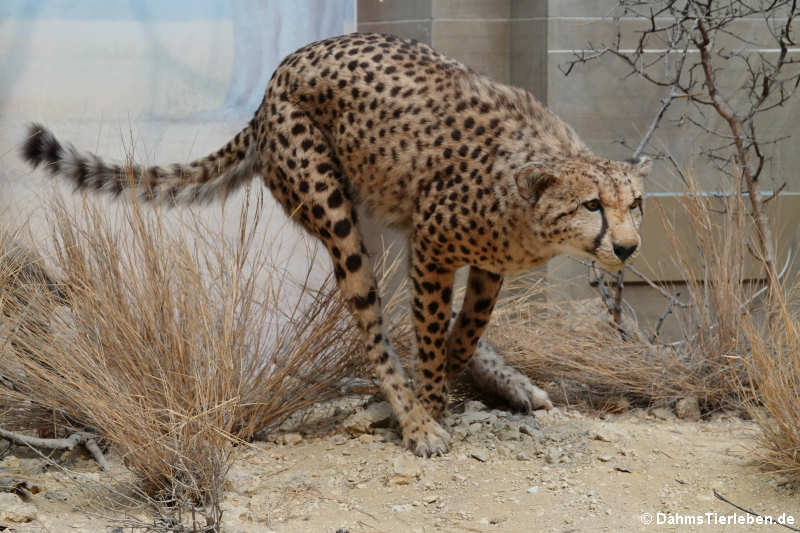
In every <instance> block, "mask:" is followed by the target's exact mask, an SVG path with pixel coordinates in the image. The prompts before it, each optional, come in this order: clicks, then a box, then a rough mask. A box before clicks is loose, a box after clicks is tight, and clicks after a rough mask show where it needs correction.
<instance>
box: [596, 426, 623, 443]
mask: <svg viewBox="0 0 800 533" xmlns="http://www.w3.org/2000/svg"><path fill="white" fill-rule="evenodd" d="M619 437H620V435H619V434H617V433H615V432H613V431H611V430H609V429H608V428H605V427H600V428H597V429H596V430H595V431H594V432H592V439H593V440H599V441H600V442H614V441H616V440H618V439H619Z"/></svg>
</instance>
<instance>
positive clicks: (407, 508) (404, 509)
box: [392, 503, 413, 513]
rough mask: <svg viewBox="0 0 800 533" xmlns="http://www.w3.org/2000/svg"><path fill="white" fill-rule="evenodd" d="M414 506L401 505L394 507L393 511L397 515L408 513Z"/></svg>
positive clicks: (408, 504)
mask: <svg viewBox="0 0 800 533" xmlns="http://www.w3.org/2000/svg"><path fill="white" fill-rule="evenodd" d="M412 507H413V506H412V505H411V504H410V503H401V504H399V505H392V511H394V512H395V513H407V512H409V511H410V510H411V509H412Z"/></svg>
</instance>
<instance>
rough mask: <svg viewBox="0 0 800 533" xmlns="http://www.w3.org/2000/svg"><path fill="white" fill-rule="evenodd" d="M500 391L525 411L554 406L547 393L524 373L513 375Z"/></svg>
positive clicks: (511, 402) (509, 401)
mask: <svg viewBox="0 0 800 533" xmlns="http://www.w3.org/2000/svg"><path fill="white" fill-rule="evenodd" d="M498 393H499V394H500V395H501V396H502V397H503V398H505V399H506V400H507V401H508V403H510V404H511V405H512V406H513V407H515V408H516V409H519V410H520V411H523V412H525V413H530V412H531V411H533V410H535V409H542V408H544V409H552V408H553V402H551V401H550V397H549V396H548V395H547V393H546V392H545V391H543V390H542V389H540V388H539V387H537V386H536V385H534V384H533V382H532V381H531V380H530V378H528V376H525V375H522V374H517V375H515V376H512V377H511V378H510V379H509V380H508V383H506V384H504V385H503V387H502V390H499V391H498Z"/></svg>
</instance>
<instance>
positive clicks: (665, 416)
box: [650, 407, 675, 420]
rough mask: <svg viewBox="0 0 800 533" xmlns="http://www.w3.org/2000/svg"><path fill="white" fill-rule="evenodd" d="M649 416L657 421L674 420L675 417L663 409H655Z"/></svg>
mask: <svg viewBox="0 0 800 533" xmlns="http://www.w3.org/2000/svg"><path fill="white" fill-rule="evenodd" d="M650 414H651V415H653V416H654V417H655V418H658V419H659V420H672V419H673V418H675V415H674V414H673V413H672V411H670V410H669V409H665V408H664V407H656V408H655V409H651V410H650Z"/></svg>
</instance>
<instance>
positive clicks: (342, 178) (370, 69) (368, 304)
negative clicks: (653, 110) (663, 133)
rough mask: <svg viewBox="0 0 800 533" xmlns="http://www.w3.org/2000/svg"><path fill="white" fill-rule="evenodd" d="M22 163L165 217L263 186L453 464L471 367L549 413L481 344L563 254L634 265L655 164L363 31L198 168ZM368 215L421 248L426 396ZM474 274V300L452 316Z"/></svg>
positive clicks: (35, 156) (315, 59)
mask: <svg viewBox="0 0 800 533" xmlns="http://www.w3.org/2000/svg"><path fill="white" fill-rule="evenodd" d="M21 155H22V157H23V158H24V159H25V160H27V162H28V163H30V165H31V166H32V167H34V168H36V167H37V166H38V165H39V164H44V165H45V168H46V169H47V170H48V171H49V172H50V173H51V174H53V175H59V176H62V177H64V178H66V179H68V180H70V181H71V182H72V183H73V184H74V185H75V187H76V188H77V189H88V190H91V191H102V192H106V193H111V194H112V195H117V196H118V195H119V194H120V193H121V192H122V191H123V190H125V189H128V188H131V187H133V188H135V193H136V194H138V195H139V196H140V197H141V198H142V199H143V200H145V201H150V202H154V203H162V204H168V205H174V204H196V203H207V202H210V201H212V200H215V199H224V198H225V197H226V196H228V195H229V194H230V193H231V192H232V191H234V190H235V189H237V188H238V187H240V186H241V185H242V184H244V183H246V182H248V181H249V180H251V179H252V178H253V177H255V176H259V177H260V178H261V179H262V180H263V182H264V183H265V184H266V186H267V187H268V188H269V189H270V190H271V191H272V193H273V195H274V197H275V198H276V200H277V201H278V202H279V203H280V204H281V206H282V207H283V209H284V210H285V212H286V213H287V214H288V216H290V217H291V218H292V219H293V220H295V221H296V222H297V223H299V224H300V225H301V226H302V227H303V228H305V230H307V231H308V232H309V233H310V234H311V235H313V236H315V237H316V238H318V239H319V240H320V241H321V242H322V244H323V245H324V246H325V247H326V248H327V250H328V252H329V253H330V256H331V259H332V262H333V271H334V274H335V277H336V280H337V283H338V287H339V290H340V292H341V294H342V295H343V297H344V298H345V299H346V301H347V303H348V306H349V308H350V310H351V311H352V314H353V316H354V318H355V320H356V322H357V324H358V327H359V330H360V333H361V335H362V337H363V343H364V345H365V348H366V351H367V354H368V356H369V360H370V362H371V364H372V365H373V366H374V370H375V373H376V375H377V377H378V378H379V380H380V383H381V387H382V390H383V391H384V393H385V395H386V397H387V398H388V400H389V402H390V404H391V406H392V408H393V410H394V412H395V414H396V416H397V418H398V420H399V423H400V426H401V430H402V435H403V443H404V445H405V446H406V447H407V448H409V449H410V450H412V451H413V452H414V453H415V454H417V455H420V456H431V455H439V454H442V453H444V452H446V451H447V449H448V445H449V435H448V433H447V431H446V430H445V429H444V428H443V427H442V425H441V424H440V422H441V420H442V417H443V415H444V411H445V407H446V403H447V382H448V379H449V378H452V377H454V376H456V375H458V374H459V373H460V372H461V371H462V370H464V369H465V368H469V370H470V371H471V372H472V373H473V376H474V378H475V379H476V380H477V381H478V382H479V383H482V384H484V385H485V386H486V387H487V388H489V389H491V390H492V391H494V392H497V393H499V394H501V395H503V396H505V397H506V398H507V399H509V400H510V401H511V402H512V403H514V404H516V405H517V406H518V407H521V408H523V409H534V408H540V407H548V408H549V407H551V404H550V401H549V399H548V397H547V394H546V393H545V392H544V391H542V390H540V389H539V388H537V387H536V386H535V385H533V384H532V383H531V382H530V381H529V380H528V378H527V377H525V376H523V375H522V374H520V373H519V372H517V371H516V370H514V369H513V368H511V367H510V365H508V364H507V363H506V362H505V361H503V360H502V359H501V358H500V356H499V355H498V354H496V353H495V352H494V351H493V350H491V349H488V348H487V346H486V344H485V343H483V342H481V341H480V339H481V335H482V334H483V332H484V330H485V329H486V326H487V324H488V323H489V318H490V315H491V313H492V308H493V307H494V304H495V300H496V299H497V295H498V293H499V292H500V288H501V285H502V283H503V277H504V276H505V275H507V274H509V273H514V272H519V271H523V270H525V269H530V268H532V267H535V266H538V265H542V264H544V263H545V262H547V261H548V260H549V259H551V258H552V257H554V256H556V255H559V254H562V253H570V254H576V255H579V256H584V257H587V258H589V259H591V260H594V261H597V262H598V263H600V264H601V265H603V266H604V267H606V268H609V269H613V270H618V269H620V268H622V266H623V264H624V263H625V261H627V260H629V259H630V258H631V257H633V256H634V255H635V253H636V252H637V251H638V249H639V247H640V241H641V239H640V236H639V231H638V229H639V225H640V223H641V219H642V215H643V210H642V207H643V206H642V197H643V178H644V176H646V175H647V174H648V172H649V170H650V166H651V165H650V162H649V161H648V160H644V159H643V160H635V161H626V162H618V161H612V160H608V159H605V158H602V157H598V156H596V155H594V154H593V153H592V152H591V151H590V150H589V149H588V148H587V147H586V145H585V144H584V143H583V142H582V141H581V140H580V139H579V138H578V136H577V134H576V133H575V131H574V130H573V129H572V128H571V127H569V126H568V125H566V124H565V123H564V122H562V121H561V120H560V119H559V118H558V117H556V116H555V115H554V114H553V113H551V112H550V111H549V110H547V109H546V108H545V107H544V106H543V105H542V104H541V103H540V102H539V101H537V100H536V99H535V98H534V97H533V96H532V95H531V94H530V93H528V92H526V91H524V90H522V89H518V88H514V87H510V86H507V85H503V84H500V83H497V82H495V81H492V80H490V79H488V78H486V77H484V76H481V75H479V74H478V73H476V72H475V71H473V70H471V69H470V68H468V67H466V66H465V65H463V64H462V63H460V62H458V61H456V60H453V59H450V58H448V57H445V56H444V55H442V54H440V53H438V52H436V51H435V50H433V49H432V48H431V47H429V46H427V45H425V44H422V43H419V42H416V41H414V40H408V39H402V38H399V37H395V36H391V35H384V34H360V33H356V34H348V35H343V36H339V37H334V38H330V39H326V40H323V41H319V42H315V43H312V44H309V45H307V46H305V47H303V48H301V49H300V50H298V51H296V52H294V53H292V54H291V55H289V56H288V57H286V58H285V59H284V60H283V62H282V63H281V64H280V65H279V66H278V68H277V69H276V70H275V72H274V74H273V75H272V78H271V79H270V81H269V84H268V85H267V88H266V93H265V96H264V99H263V100H262V102H261V105H260V106H259V108H258V109H257V111H256V112H255V116H254V117H253V118H252V120H251V121H250V122H249V123H248V124H247V126H245V127H244V129H242V130H241V132H239V133H238V134H237V135H236V136H235V137H234V138H233V139H232V140H231V141H230V142H228V143H227V144H226V145H225V146H223V147H222V148H220V149H219V150H217V151H216V152H214V153H212V154H211V155H208V156H206V157H204V158H201V159H198V160H196V161H193V162H191V163H188V164H184V165H171V166H168V167H161V166H150V167H143V166H139V165H136V164H131V165H132V166H130V167H126V166H122V165H117V164H107V163H105V162H103V161H102V160H101V159H100V158H99V157H97V156H96V155H94V154H90V153H85V152H81V151H79V150H77V149H76V148H75V147H74V146H72V145H70V144H66V145H65V144H62V143H61V142H59V141H58V140H57V139H56V138H55V137H54V136H53V134H52V133H51V132H50V131H48V130H47V129H45V128H44V127H42V126H41V125H38V124H32V125H31V126H30V129H29V132H28V136H27V138H26V140H25V142H24V144H23V146H22V149H21ZM131 176H132V177H131ZM359 204H360V205H362V206H364V207H365V208H366V210H367V211H368V212H369V213H371V214H372V215H373V216H374V217H376V218H377V219H379V220H380V221H382V222H384V223H386V224H387V225H390V226H394V227H396V228H401V229H402V230H404V231H405V232H406V234H407V235H408V247H409V256H410V257H409V276H410V279H411V290H412V296H413V298H412V304H411V307H412V316H413V323H414V327H415V331H416V341H417V355H418V364H417V376H416V377H417V381H416V386H415V385H413V382H412V381H411V380H410V379H409V378H408V376H407V373H406V371H405V369H404V368H403V366H402V364H401V363H400V361H399V358H398V356H397V354H396V352H395V350H394V349H393V347H392V343H391V342H390V340H389V338H388V337H387V334H386V329H387V328H386V325H385V324H384V322H383V318H382V316H381V299H380V296H379V294H378V290H377V285H376V278H375V275H374V273H373V270H372V268H371V267H370V265H369V257H368V253H367V249H366V248H365V246H364V243H363V236H362V232H361V228H360V227H359V224H358V216H357V213H356V206H357V205H359ZM464 266H468V267H469V274H468V279H467V287H466V295H465V298H464V302H463V305H462V307H461V309H460V311H459V312H458V314H457V315H456V316H452V310H451V303H452V297H453V280H454V274H455V272H456V270H457V269H459V268H460V267H464ZM476 348H477V350H476ZM476 352H477V353H476ZM473 356H475V357H473Z"/></svg>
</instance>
